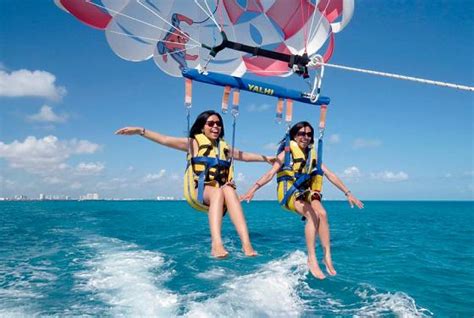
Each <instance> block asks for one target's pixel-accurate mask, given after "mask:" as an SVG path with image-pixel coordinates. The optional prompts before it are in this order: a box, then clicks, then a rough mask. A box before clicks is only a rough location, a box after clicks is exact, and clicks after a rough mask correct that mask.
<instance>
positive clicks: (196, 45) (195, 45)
mask: <svg viewBox="0 0 474 318" xmlns="http://www.w3.org/2000/svg"><path fill="white" fill-rule="evenodd" d="M108 32H110V33H114V34H118V35H123V36H126V37H129V38H137V39H140V40H150V41H153V42H163V43H169V44H176V42H173V41H164V40H161V39H156V38H150V37H147V36H141V35H135V34H129V33H123V32H118V31H113V30H108ZM200 46H201V45H200V44H194V45H187V46H186V48H188V49H193V48H196V47H200ZM176 52H177V51H176Z"/></svg>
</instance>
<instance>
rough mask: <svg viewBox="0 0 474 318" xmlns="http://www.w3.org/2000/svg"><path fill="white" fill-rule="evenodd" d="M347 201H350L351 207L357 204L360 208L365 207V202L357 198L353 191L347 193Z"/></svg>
mask: <svg viewBox="0 0 474 318" xmlns="http://www.w3.org/2000/svg"><path fill="white" fill-rule="evenodd" d="M347 201H349V204H350V205H351V208H353V207H354V205H355V206H357V207H358V208H359V209H363V208H364V203H362V202H361V201H360V200H359V199H357V198H356V197H355V196H353V195H352V193H348V194H347Z"/></svg>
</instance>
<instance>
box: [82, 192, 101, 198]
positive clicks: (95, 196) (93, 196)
mask: <svg viewBox="0 0 474 318" xmlns="http://www.w3.org/2000/svg"><path fill="white" fill-rule="evenodd" d="M79 200H99V194H98V193H87V194H86V195H81V196H80V197H79Z"/></svg>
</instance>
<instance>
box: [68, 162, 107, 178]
mask: <svg viewBox="0 0 474 318" xmlns="http://www.w3.org/2000/svg"><path fill="white" fill-rule="evenodd" d="M104 168H105V165H104V164H103V163H102V162H89V163H85V162H81V163H79V164H78V165H77V166H76V169H75V172H76V173H77V174H79V175H95V174H99V173H100V172H102V170H104Z"/></svg>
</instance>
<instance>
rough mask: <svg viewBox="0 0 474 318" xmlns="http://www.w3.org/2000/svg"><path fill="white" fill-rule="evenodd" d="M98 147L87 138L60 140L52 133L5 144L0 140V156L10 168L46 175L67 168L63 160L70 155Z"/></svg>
mask: <svg viewBox="0 0 474 318" xmlns="http://www.w3.org/2000/svg"><path fill="white" fill-rule="evenodd" d="M99 148H100V146H99V145H98V144H95V143H92V142H90V141H87V140H77V139H71V140H65V141H60V140H59V139H58V138H57V137H56V136H52V135H50V136H46V137H44V138H41V139H37V138H36V137H34V136H29V137H27V138H26V139H25V140H24V141H23V142H21V141H17V140H15V141H13V142H12V143H10V144H6V143H3V142H1V141H0V158H4V159H5V160H7V161H8V163H9V165H10V167H12V168H19V169H25V170H27V171H28V172H30V173H34V174H40V175H48V174H49V173H51V172H53V171H58V170H65V169H66V168H68V166H67V164H66V163H65V161H66V160H67V159H69V158H70V157H71V156H72V155H80V154H93V153H95V152H96V151H97V150H98V149H99Z"/></svg>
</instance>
